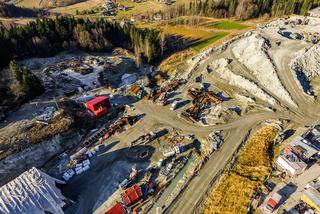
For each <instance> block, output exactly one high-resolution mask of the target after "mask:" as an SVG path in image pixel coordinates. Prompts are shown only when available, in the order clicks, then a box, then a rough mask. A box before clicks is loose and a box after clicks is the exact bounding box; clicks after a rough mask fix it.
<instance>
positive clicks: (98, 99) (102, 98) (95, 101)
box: [86, 96, 108, 106]
mask: <svg viewBox="0 0 320 214" xmlns="http://www.w3.org/2000/svg"><path fill="white" fill-rule="evenodd" d="M105 100H108V97H107V96H98V97H96V98H93V99H92V100H89V101H88V102H86V105H87V106H94V105H96V104H98V103H101V102H104V101H105Z"/></svg>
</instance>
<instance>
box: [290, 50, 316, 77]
mask: <svg viewBox="0 0 320 214" xmlns="http://www.w3.org/2000/svg"><path fill="white" fill-rule="evenodd" d="M319 65H320V44H318V45H314V46H312V47H311V48H310V49H309V50H308V51H307V52H305V53H303V54H302V55H300V56H298V57H297V58H295V59H294V60H293V62H292V68H293V70H294V71H296V72H300V71H302V72H303V73H304V74H305V75H306V77H307V78H308V79H309V80H311V79H312V78H314V77H317V76H319V75H320V67H319Z"/></svg>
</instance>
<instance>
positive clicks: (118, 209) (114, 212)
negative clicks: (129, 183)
mask: <svg viewBox="0 0 320 214" xmlns="http://www.w3.org/2000/svg"><path fill="white" fill-rule="evenodd" d="M105 214H126V210H125V209H124V208H123V206H122V205H121V204H120V203H119V202H118V203H116V204H115V205H114V206H113V207H112V208H111V209H110V210H108V211H107V212H106V213H105Z"/></svg>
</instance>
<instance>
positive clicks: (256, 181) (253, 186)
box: [203, 125, 278, 214]
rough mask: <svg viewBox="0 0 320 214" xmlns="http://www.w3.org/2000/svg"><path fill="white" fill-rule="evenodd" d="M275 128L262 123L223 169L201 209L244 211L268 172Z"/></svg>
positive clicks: (206, 211)
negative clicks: (228, 165)
mask: <svg viewBox="0 0 320 214" xmlns="http://www.w3.org/2000/svg"><path fill="white" fill-rule="evenodd" d="M277 132H278V129H276V128H275V127H273V126H271V125H270V126H265V127H263V128H261V129H260V130H259V131H257V132H256V133H255V134H254V135H253V136H252V137H251V138H250V139H249V141H248V142H247V144H246V145H245V147H244V148H243V150H242V151H241V152H240V154H239V157H238V159H237V161H236V162H235V165H234V166H233V168H232V169H231V170H229V171H228V172H226V173H224V174H223V176H222V178H221V179H220V181H219V183H218V184H217V185H216V186H215V187H214V189H213V191H212V192H211V194H210V196H209V197H208V199H207V201H206V204H205V207H204V210H203V213H205V214H209V213H210V214H211V213H228V214H231V213H234V214H238V213H247V212H248V206H249V204H250V201H251V198H252V196H253V195H254V194H255V192H256V191H257V189H258V188H259V187H260V186H261V185H262V182H263V180H264V179H265V178H266V177H267V176H268V174H269V169H270V167H271V161H272V158H273V155H272V153H270V151H271V150H272V148H273V140H274V138H275V137H276V135H277Z"/></svg>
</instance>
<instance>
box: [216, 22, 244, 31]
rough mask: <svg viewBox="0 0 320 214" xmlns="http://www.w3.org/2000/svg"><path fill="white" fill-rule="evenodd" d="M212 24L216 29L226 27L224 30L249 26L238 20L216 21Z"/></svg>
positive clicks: (241, 28)
mask: <svg viewBox="0 0 320 214" xmlns="http://www.w3.org/2000/svg"><path fill="white" fill-rule="evenodd" d="M210 26H211V27H213V28H216V29H224V30H243V29H246V28H248V27H249V26H247V25H243V24H240V23H237V22H230V21H221V22H216V23H213V24H211V25H210Z"/></svg>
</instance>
